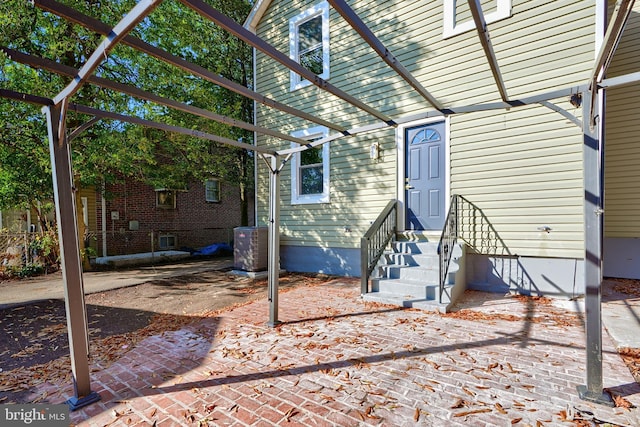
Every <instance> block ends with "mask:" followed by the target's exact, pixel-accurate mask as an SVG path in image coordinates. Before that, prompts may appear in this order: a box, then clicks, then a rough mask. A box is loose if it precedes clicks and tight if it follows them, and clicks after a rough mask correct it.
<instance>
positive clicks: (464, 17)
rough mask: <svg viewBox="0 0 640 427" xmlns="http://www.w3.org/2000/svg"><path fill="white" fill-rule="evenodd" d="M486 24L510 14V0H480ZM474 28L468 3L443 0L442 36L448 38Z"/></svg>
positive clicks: (456, 0) (458, 0) (457, 0)
mask: <svg viewBox="0 0 640 427" xmlns="http://www.w3.org/2000/svg"><path fill="white" fill-rule="evenodd" d="M480 5H481V8H482V14H483V15H484V20H485V21H486V22H487V24H490V23H492V22H496V21H500V20H501V19H505V18H509V17H510V16H511V0H480ZM475 28H476V24H475V22H473V16H472V15H471V9H470V8H469V3H468V2H467V1H466V0H464V1H462V0H444V28H443V31H442V37H443V38H445V39H446V38H448V37H452V36H455V35H457V34H462V33H464V32H467V31H470V30H473V29H475Z"/></svg>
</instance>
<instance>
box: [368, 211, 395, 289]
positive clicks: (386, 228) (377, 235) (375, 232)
mask: <svg viewBox="0 0 640 427" xmlns="http://www.w3.org/2000/svg"><path fill="white" fill-rule="evenodd" d="M397 205H398V202H397V200H395V199H394V200H390V201H389V203H387V206H386V207H385V208H384V209H383V210H382V212H381V213H380V215H379V216H378V218H377V219H376V220H375V221H374V222H373V224H372V225H371V227H369V229H368V230H367V232H366V233H365V234H364V236H363V237H362V239H361V240H360V290H361V293H362V295H364V294H366V293H368V292H369V277H370V275H371V272H372V271H373V269H374V268H375V264H376V263H377V262H378V260H379V259H380V257H381V256H382V253H383V252H384V248H385V247H386V246H387V244H389V241H391V238H392V237H393V235H394V234H395V232H396V223H397V221H396V219H397V212H396V211H397ZM381 233H382V234H381ZM372 245H373V250H372ZM372 252H373V253H372Z"/></svg>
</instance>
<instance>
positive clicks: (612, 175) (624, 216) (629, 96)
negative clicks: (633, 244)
mask: <svg viewBox="0 0 640 427" xmlns="http://www.w3.org/2000/svg"><path fill="white" fill-rule="evenodd" d="M639 44H640V5H637V4H636V5H635V6H634V11H633V12H632V14H631V17H630V19H629V22H628V23H627V26H626V28H625V31H624V33H623V36H622V40H621V41H620V44H619V45H618V49H617V50H616V54H615V56H614V60H613V61H612V63H611V66H610V68H609V72H608V74H607V77H615V76H621V75H624V74H627V73H633V72H637V71H638V70H640V59H638V55H637V46H638V45H639ZM639 98H640V84H638V83H635V84H632V85H628V86H623V87H619V88H613V89H609V90H607V115H606V119H605V120H606V126H605V132H606V133H605V216H604V218H605V226H604V227H605V236H606V237H622V238H625V237H626V238H637V237H640V214H638V212H640V167H639V165H640V109H638V108H637V102H638V99H639Z"/></svg>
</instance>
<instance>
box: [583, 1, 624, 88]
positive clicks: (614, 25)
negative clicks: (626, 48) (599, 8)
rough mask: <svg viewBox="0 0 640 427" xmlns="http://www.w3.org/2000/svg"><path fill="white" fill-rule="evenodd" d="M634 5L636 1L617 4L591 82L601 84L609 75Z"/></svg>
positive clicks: (592, 72)
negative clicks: (608, 72) (609, 69)
mask: <svg viewBox="0 0 640 427" xmlns="http://www.w3.org/2000/svg"><path fill="white" fill-rule="evenodd" d="M634 3H635V0H620V1H618V2H617V3H616V6H615V9H614V10H613V14H612V16H611V20H610V21H609V23H608V25H607V31H606V33H605V35H604V40H603V42H602V46H601V47H600V51H599V52H598V56H597V57H596V61H595V63H594V66H593V69H592V71H591V78H590V79H589V81H590V82H594V83H597V82H600V81H601V80H602V79H603V78H604V76H605V74H606V73H607V69H608V68H609V65H611V60H612V59H613V55H614V53H615V51H616V48H617V47H618V43H620V39H621V38H622V33H623V32H624V27H625V26H626V25H627V21H628V20H629V16H631V11H632V10H633V4H634ZM594 86H595V85H592V87H591V90H592V93H593V91H594V90H595V89H594Z"/></svg>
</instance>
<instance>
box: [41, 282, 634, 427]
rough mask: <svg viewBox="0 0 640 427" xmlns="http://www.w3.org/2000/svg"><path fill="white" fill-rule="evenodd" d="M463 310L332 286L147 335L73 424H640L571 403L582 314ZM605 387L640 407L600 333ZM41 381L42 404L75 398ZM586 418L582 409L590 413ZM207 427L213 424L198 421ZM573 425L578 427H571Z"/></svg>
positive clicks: (519, 308) (490, 304)
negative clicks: (271, 319) (389, 301)
mask: <svg viewBox="0 0 640 427" xmlns="http://www.w3.org/2000/svg"><path fill="white" fill-rule="evenodd" d="M461 305H462V306H463V307H464V308H466V309H467V310H468V311H465V313H466V314H465V315H463V316H459V317H455V316H443V315H441V314H438V313H434V312H424V311H418V310H406V309H398V308H395V307H391V306H382V305H375V304H366V303H363V302H362V301H361V300H360V298H359V284H358V282H357V281H355V280H350V279H341V280H339V281H334V282H330V283H328V284H325V285H321V286H316V287H301V288H297V289H295V290H292V291H290V292H286V293H282V294H281V295H280V320H282V321H283V322H284V323H283V324H282V325H281V326H279V327H278V328H269V327H267V326H266V325H265V322H266V320H267V316H268V305H267V302H266V301H259V302H254V303H251V304H249V305H245V306H242V307H239V308H235V309H231V310H229V311H226V312H223V313H222V314H220V315H218V316H211V317H208V318H204V319H202V320H201V321H198V322H196V323H194V324H191V325H189V326H188V327H186V328H184V329H181V330H179V331H175V332H166V333H164V334H162V335H158V336H152V337H149V338H148V339H146V340H144V341H143V342H141V343H140V344H139V345H137V346H136V347H135V348H133V349H131V351H129V352H128V353H126V354H125V356H124V357H122V358H121V359H120V360H118V361H117V362H116V363H113V364H112V365H110V366H108V367H106V368H102V367H100V366H94V374H93V378H92V381H93V382H92V385H93V389H94V390H95V391H97V392H98V393H99V394H100V395H101V397H102V400H101V401H100V402H98V403H95V404H93V405H90V406H88V407H86V408H84V409H82V410H79V411H76V412H74V413H72V422H74V423H76V424H78V425H82V426H104V425H110V426H133V425H135V426H143V425H156V426H188V425H194V426H197V425H212V426H213V425H215V426H227V425H230V426H250V425H255V426H269V425H285V426H289V425H303V426H316V425H318V426H331V425H337V426H356V425H385V426H414V425H425V426H431V425H433V426H458V425H465V426H469V425H472V426H510V425H522V426H526V425H530V426H536V427H537V426H562V425H567V426H573V425H576V423H575V422H574V421H571V420H570V419H571V418H572V416H573V417H574V418H588V417H589V416H590V414H589V412H590V413H592V415H595V417H596V418H597V419H599V420H602V421H608V422H610V423H613V424H614V425H615V424H617V425H623V426H638V425H640V412H639V411H640V410H639V409H637V408H633V409H630V410H629V409H625V408H621V407H618V408H608V407H605V406H601V405H594V404H590V403H587V402H585V401H582V400H580V399H579V398H578V396H577V392H576V387H577V386H578V385H582V384H584V381H585V375H584V365H585V350H584V341H585V336H584V332H583V331H584V326H583V325H582V324H581V318H580V317H578V316H574V315H571V314H567V313H566V312H565V311H562V310H560V309H558V308H556V307H554V306H553V305H550V304H546V303H539V302H538V303H536V302H533V301H532V300H528V299H525V298H515V297H503V296H502V295H497V294H485V293H480V292H467V293H466V294H465V297H464V300H463V302H462V304H461ZM603 347H604V354H603V359H604V361H603V366H604V381H605V387H607V388H609V389H611V391H612V392H613V393H614V394H615V395H618V396H620V398H621V399H624V400H626V402H628V403H631V404H633V405H635V406H640V385H638V384H637V383H636V382H635V381H634V379H633V377H632V376H631V374H630V372H629V370H628V369H627V368H626V366H625V365H624V364H623V362H622V360H621V359H620V357H619V356H618V355H617V353H616V352H615V350H614V347H613V343H612V342H611V340H610V339H609V337H608V336H607V335H606V333H605V334H604V335H603ZM62 386H63V388H60V386H59V385H58V386H56V385H52V384H45V385H42V386H40V387H39V388H38V389H37V390H34V393H35V395H42V393H44V392H47V401H49V402H50V403H60V402H62V401H64V400H66V399H67V398H69V397H70V396H71V395H72V388H71V386H70V385H69V384H63V385H62ZM585 411H589V412H585ZM207 423H208V424H207ZM578 425H579V424H578Z"/></svg>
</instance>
